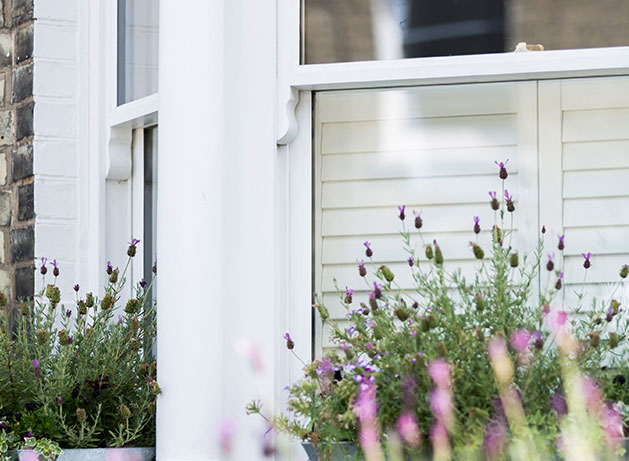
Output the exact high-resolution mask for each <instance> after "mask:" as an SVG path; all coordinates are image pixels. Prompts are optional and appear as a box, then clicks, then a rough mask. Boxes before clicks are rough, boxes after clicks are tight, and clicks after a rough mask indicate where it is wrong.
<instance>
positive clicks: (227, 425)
mask: <svg viewBox="0 0 629 461" xmlns="http://www.w3.org/2000/svg"><path fill="white" fill-rule="evenodd" d="M235 432H236V426H235V424H234V422H233V421H232V420H231V419H225V420H223V423H222V424H221V429H220V432H219V440H220V444H221V452H222V453H223V454H224V455H226V454H228V453H230V452H231V450H232V440H233V438H234V433H235Z"/></svg>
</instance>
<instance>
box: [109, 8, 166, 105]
mask: <svg viewBox="0 0 629 461" xmlns="http://www.w3.org/2000/svg"><path fill="white" fill-rule="evenodd" d="M158 32H159V1H158V0H118V105H121V104H124V103H127V102H130V101H133V100H135V99H139V98H142V97H144V96H148V95H150V94H153V93H156V92H157V70H158V37H159V35H158Z"/></svg>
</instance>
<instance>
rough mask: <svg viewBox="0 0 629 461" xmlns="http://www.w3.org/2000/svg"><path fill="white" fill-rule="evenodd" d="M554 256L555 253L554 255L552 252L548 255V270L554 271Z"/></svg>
mask: <svg viewBox="0 0 629 461" xmlns="http://www.w3.org/2000/svg"><path fill="white" fill-rule="evenodd" d="M554 256H555V254H554V253H553V254H552V255H551V254H549V255H548V262H547V263H546V269H548V272H550V271H552V270H553V269H554V268H555V263H554V262H553V257H554Z"/></svg>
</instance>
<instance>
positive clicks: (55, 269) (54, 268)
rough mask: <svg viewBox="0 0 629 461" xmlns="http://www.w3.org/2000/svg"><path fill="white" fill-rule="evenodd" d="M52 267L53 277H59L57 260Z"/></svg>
mask: <svg viewBox="0 0 629 461" xmlns="http://www.w3.org/2000/svg"><path fill="white" fill-rule="evenodd" d="M52 265H53V270H52V275H54V276H55V277H59V267H58V266H57V260H56V259H55V260H53V261H52Z"/></svg>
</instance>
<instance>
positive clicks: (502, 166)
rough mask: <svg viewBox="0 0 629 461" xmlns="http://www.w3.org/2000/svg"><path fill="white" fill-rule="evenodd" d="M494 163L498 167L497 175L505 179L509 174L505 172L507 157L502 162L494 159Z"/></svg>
mask: <svg viewBox="0 0 629 461" xmlns="http://www.w3.org/2000/svg"><path fill="white" fill-rule="evenodd" d="M494 163H495V164H496V165H498V167H499V168H500V171H499V172H498V176H499V177H500V179H503V180H504V179H507V176H509V175H508V174H507V168H506V165H507V163H509V159H507V160H506V161H505V162H504V163H503V162H498V161H494Z"/></svg>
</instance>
